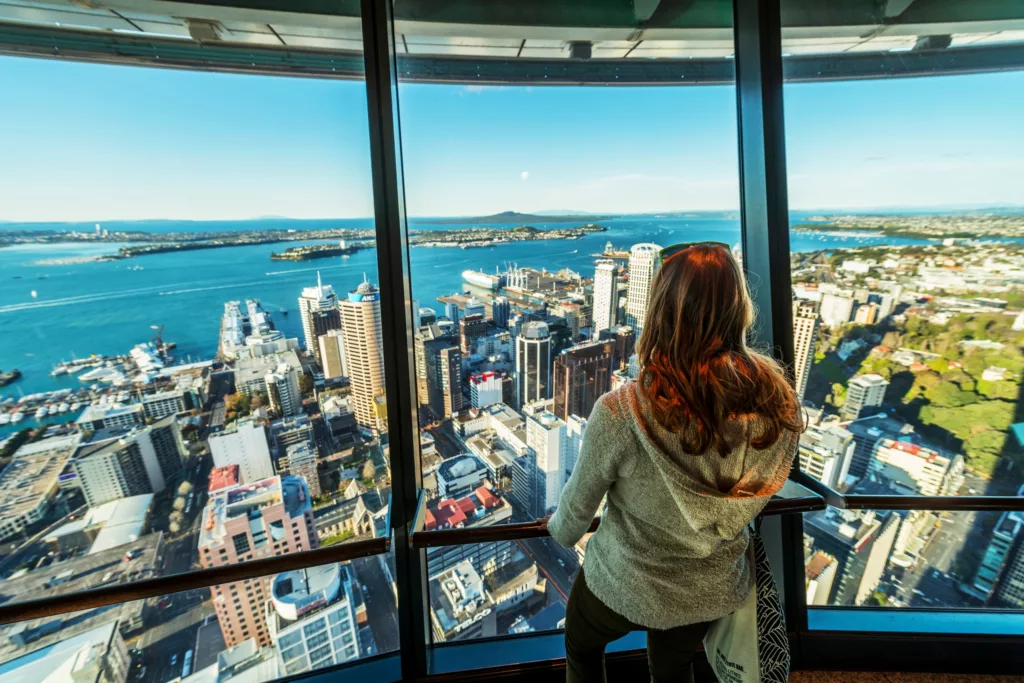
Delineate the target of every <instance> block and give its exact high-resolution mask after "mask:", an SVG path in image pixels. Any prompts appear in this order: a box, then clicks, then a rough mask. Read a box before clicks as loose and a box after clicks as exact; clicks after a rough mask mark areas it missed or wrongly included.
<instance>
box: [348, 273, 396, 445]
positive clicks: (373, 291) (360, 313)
mask: <svg viewBox="0 0 1024 683" xmlns="http://www.w3.org/2000/svg"><path fill="white" fill-rule="evenodd" d="M339 307H340V308H341V319H342V328H341V329H342V330H343V331H344V337H345V364H346V365H347V366H348V371H349V382H350V384H351V387H352V399H351V406H352V412H353V413H355V416H356V421H357V422H358V423H359V424H360V425H362V426H364V427H367V428H369V429H372V430H374V431H376V432H377V433H381V432H383V431H386V429H387V427H386V422H387V420H386V418H385V419H381V418H380V410H379V407H378V406H379V405H381V403H380V402H378V400H377V399H378V398H380V397H383V396H384V347H383V342H382V339H381V330H380V291H379V290H378V289H377V288H376V287H375V286H374V285H371V284H370V283H369V282H365V281H364V282H363V283H362V284H361V285H359V286H358V287H356V288H355V289H353V290H352V291H351V292H349V293H348V298H347V299H346V300H345V301H342V302H341V304H339Z"/></svg>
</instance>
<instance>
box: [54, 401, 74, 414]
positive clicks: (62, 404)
mask: <svg viewBox="0 0 1024 683" xmlns="http://www.w3.org/2000/svg"><path fill="white" fill-rule="evenodd" d="M69 408H71V406H69V405H68V404H67V403H65V402H64V401H61V402H60V403H59V404H57V412H58V413H66V412H68V409H69Z"/></svg>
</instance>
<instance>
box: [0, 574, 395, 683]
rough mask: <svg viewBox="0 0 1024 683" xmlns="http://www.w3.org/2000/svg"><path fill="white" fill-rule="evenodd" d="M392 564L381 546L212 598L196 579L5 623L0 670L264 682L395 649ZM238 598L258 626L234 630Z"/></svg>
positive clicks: (37, 675)
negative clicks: (189, 585)
mask: <svg viewBox="0 0 1024 683" xmlns="http://www.w3.org/2000/svg"><path fill="white" fill-rule="evenodd" d="M392 567H393V563H392V561H391V558H390V556H385V555H381V556H377V557H370V558H363V559H359V560H353V561H352V562H344V563H341V564H330V565H323V566H320V567H311V568H309V569H304V570H299V571H292V572H287V573H284V574H278V575H276V576H267V577H256V578H253V579H251V580H250V581H246V582H245V583H244V586H242V584H239V586H240V591H239V594H238V596H237V597H232V596H224V597H221V598H219V599H217V600H214V601H213V603H212V604H211V602H210V599H209V595H210V594H209V591H208V590H207V589H199V590H193V591H186V592H181V593H172V594H169V595H164V596H162V597H159V598H152V599H149V600H140V601H135V602H128V603H123V604H118V605H112V606H108V607H101V608H99V609H94V610H86V611H82V612H75V613H73V614H65V615H60V616H56V617H46V618H42V619H35V620H32V621H27V622H17V623H13V624H9V625H7V626H5V627H4V629H5V637H4V638H3V641H2V644H0V679H2V680H12V681H41V680H56V679H61V678H66V679H67V680H81V679H80V678H79V677H78V675H76V676H75V677H73V678H72V677H69V676H68V674H67V672H68V671H74V672H76V674H77V673H78V672H81V673H80V674H79V675H82V676H84V675H86V673H87V672H92V673H91V675H92V676H93V678H91V679H89V680H93V679H96V680H104V681H153V682H154V683H163V682H165V681H174V680H179V679H180V680H182V681H185V682H187V683H207V682H208V681H225V680H229V679H232V680H246V681H253V682H254V683H264V682H265V681H272V680H275V679H278V678H282V677H284V676H288V675H292V674H297V673H302V672H307V671H314V670H316V669H323V668H326V667H330V666H335V665H338V664H344V663H346V662H349V661H352V660H355V659H358V658H360V657H366V656H369V655H373V654H377V653H381V652H389V651H392V650H397V649H398V623H397V617H396V607H395V600H394V595H393V593H392V590H391V576H392V572H393V568H392ZM262 588H265V589H266V593H263V592H258V591H259V590H260V589H262ZM254 589H256V591H254ZM257 592H258V595H257ZM235 600H237V601H239V602H243V601H244V602H247V603H249V604H250V605H251V606H252V609H253V610H254V615H255V616H256V617H258V619H259V620H260V622H261V623H262V624H263V627H262V632H257V631H256V630H254V629H253V628H252V626H253V625H252V624H238V627H239V628H241V630H240V631H238V632H237V633H236V634H235V636H236V637H235V638H234V639H232V640H229V635H230V632H228V631H226V630H225V629H224V628H223V624H224V622H223V621H221V616H222V615H221V608H222V607H223V603H224V602H232V601H235ZM267 634H269V636H270V638H269V639H268V638H266V635H267ZM97 676H99V678H96V677H97Z"/></svg>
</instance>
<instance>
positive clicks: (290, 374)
mask: <svg viewBox="0 0 1024 683" xmlns="http://www.w3.org/2000/svg"><path fill="white" fill-rule="evenodd" d="M300 374H302V371H301V370H299V369H297V368H294V367H292V366H290V365H288V364H287V363H280V364H279V365H278V366H277V367H276V368H274V370H273V371H272V372H269V373H267V376H266V377H265V378H264V381H265V382H266V385H267V399H268V401H269V404H270V410H271V411H272V412H273V413H274V414H276V415H281V416H288V415H298V414H300V413H301V412H302V389H301V385H300V384H299V375H300Z"/></svg>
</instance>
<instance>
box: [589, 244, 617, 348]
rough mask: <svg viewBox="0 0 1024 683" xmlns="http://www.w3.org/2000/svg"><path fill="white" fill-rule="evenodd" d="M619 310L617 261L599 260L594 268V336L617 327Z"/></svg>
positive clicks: (596, 336) (595, 337)
mask: <svg viewBox="0 0 1024 683" xmlns="http://www.w3.org/2000/svg"><path fill="white" fill-rule="evenodd" d="M618 312H619V268H618V266H617V265H616V264H615V261H598V262H597V266H596V267H595V268H594V314H593V317H594V324H593V330H592V332H593V337H594V339H597V338H598V337H599V335H600V334H601V332H602V331H603V330H607V329H611V328H613V327H616V324H617V323H618Z"/></svg>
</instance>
